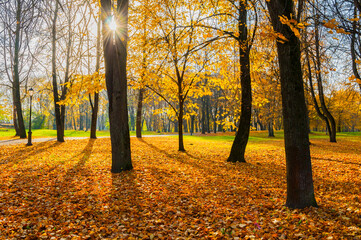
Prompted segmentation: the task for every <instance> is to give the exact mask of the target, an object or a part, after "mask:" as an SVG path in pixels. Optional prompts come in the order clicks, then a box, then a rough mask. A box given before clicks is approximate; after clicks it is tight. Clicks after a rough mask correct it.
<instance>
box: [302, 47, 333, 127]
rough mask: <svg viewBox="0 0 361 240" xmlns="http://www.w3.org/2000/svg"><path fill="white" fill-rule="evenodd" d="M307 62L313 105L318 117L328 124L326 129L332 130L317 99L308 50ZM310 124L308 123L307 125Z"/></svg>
mask: <svg viewBox="0 0 361 240" xmlns="http://www.w3.org/2000/svg"><path fill="white" fill-rule="evenodd" d="M306 60H307V68H308V81H309V84H310V92H311V97H312V100H313V105H314V107H315V110H316V112H317V115H318V116H319V117H320V118H321V119H322V120H323V121H325V123H326V128H327V129H330V123H329V121H328V118H327V117H326V116H325V115H324V114H323V113H322V112H321V109H320V107H319V106H318V103H317V99H316V95H315V90H314V88H313V81H312V72H311V64H310V57H309V53H308V50H306ZM307 124H308V123H307Z"/></svg>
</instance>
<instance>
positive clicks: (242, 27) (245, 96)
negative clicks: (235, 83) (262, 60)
mask: <svg viewBox="0 0 361 240" xmlns="http://www.w3.org/2000/svg"><path fill="white" fill-rule="evenodd" d="M238 11H239V12H238V14H239V16H238V17H239V18H238V32H239V39H238V44H239V63H240V71H241V76H240V79H241V89H242V103H241V117H240V120H239V126H238V130H237V133H236V137H235V139H234V141H233V144H232V149H231V153H230V155H229V157H228V159H227V161H228V162H246V160H245V157H244V155H245V152H246V146H247V143H248V137H249V131H250V124H251V116H252V86H251V72H250V60H249V50H250V48H249V44H248V28H247V0H244V1H241V0H240V7H239V10H238Z"/></svg>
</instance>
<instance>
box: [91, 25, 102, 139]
mask: <svg viewBox="0 0 361 240" xmlns="http://www.w3.org/2000/svg"><path fill="white" fill-rule="evenodd" d="M100 41H101V20H100V19H98V24H97V49H96V51H97V52H96V63H95V71H96V72H97V73H99V69H100V54H101V53H100ZM97 81H99V77H98V79H97ZM89 99H91V96H89ZM90 105H91V108H92V116H91V125H90V138H93V139H96V138H97V120H98V112H99V93H97V92H96V93H94V105H93V104H90Z"/></svg>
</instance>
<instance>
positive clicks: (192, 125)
mask: <svg viewBox="0 0 361 240" xmlns="http://www.w3.org/2000/svg"><path fill="white" fill-rule="evenodd" d="M195 117H196V116H194V115H191V128H190V132H191V135H193V133H194V119H195Z"/></svg>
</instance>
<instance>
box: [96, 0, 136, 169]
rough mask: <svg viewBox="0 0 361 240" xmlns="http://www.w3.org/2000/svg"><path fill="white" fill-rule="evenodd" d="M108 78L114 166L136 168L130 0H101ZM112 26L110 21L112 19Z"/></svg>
mask: <svg viewBox="0 0 361 240" xmlns="http://www.w3.org/2000/svg"><path fill="white" fill-rule="evenodd" d="M100 3H101V18H102V23H103V51H104V60H105V79H106V86H107V92H108V99H109V121H110V122H109V123H110V139H111V144H112V169H111V171H112V172H113V173H119V172H121V171H124V170H130V169H132V168H133V165H132V161H131V152H130V136H129V123H128V107H127V105H128V104H127V71H126V67H127V42H128V0H118V1H117V2H116V3H114V4H113V3H112V1H111V0H101V1H100ZM112 20H113V21H114V22H115V23H116V25H115V26H114V25H113V27H114V28H113V29H112V28H111V27H112V25H110V23H111V21H112Z"/></svg>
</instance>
